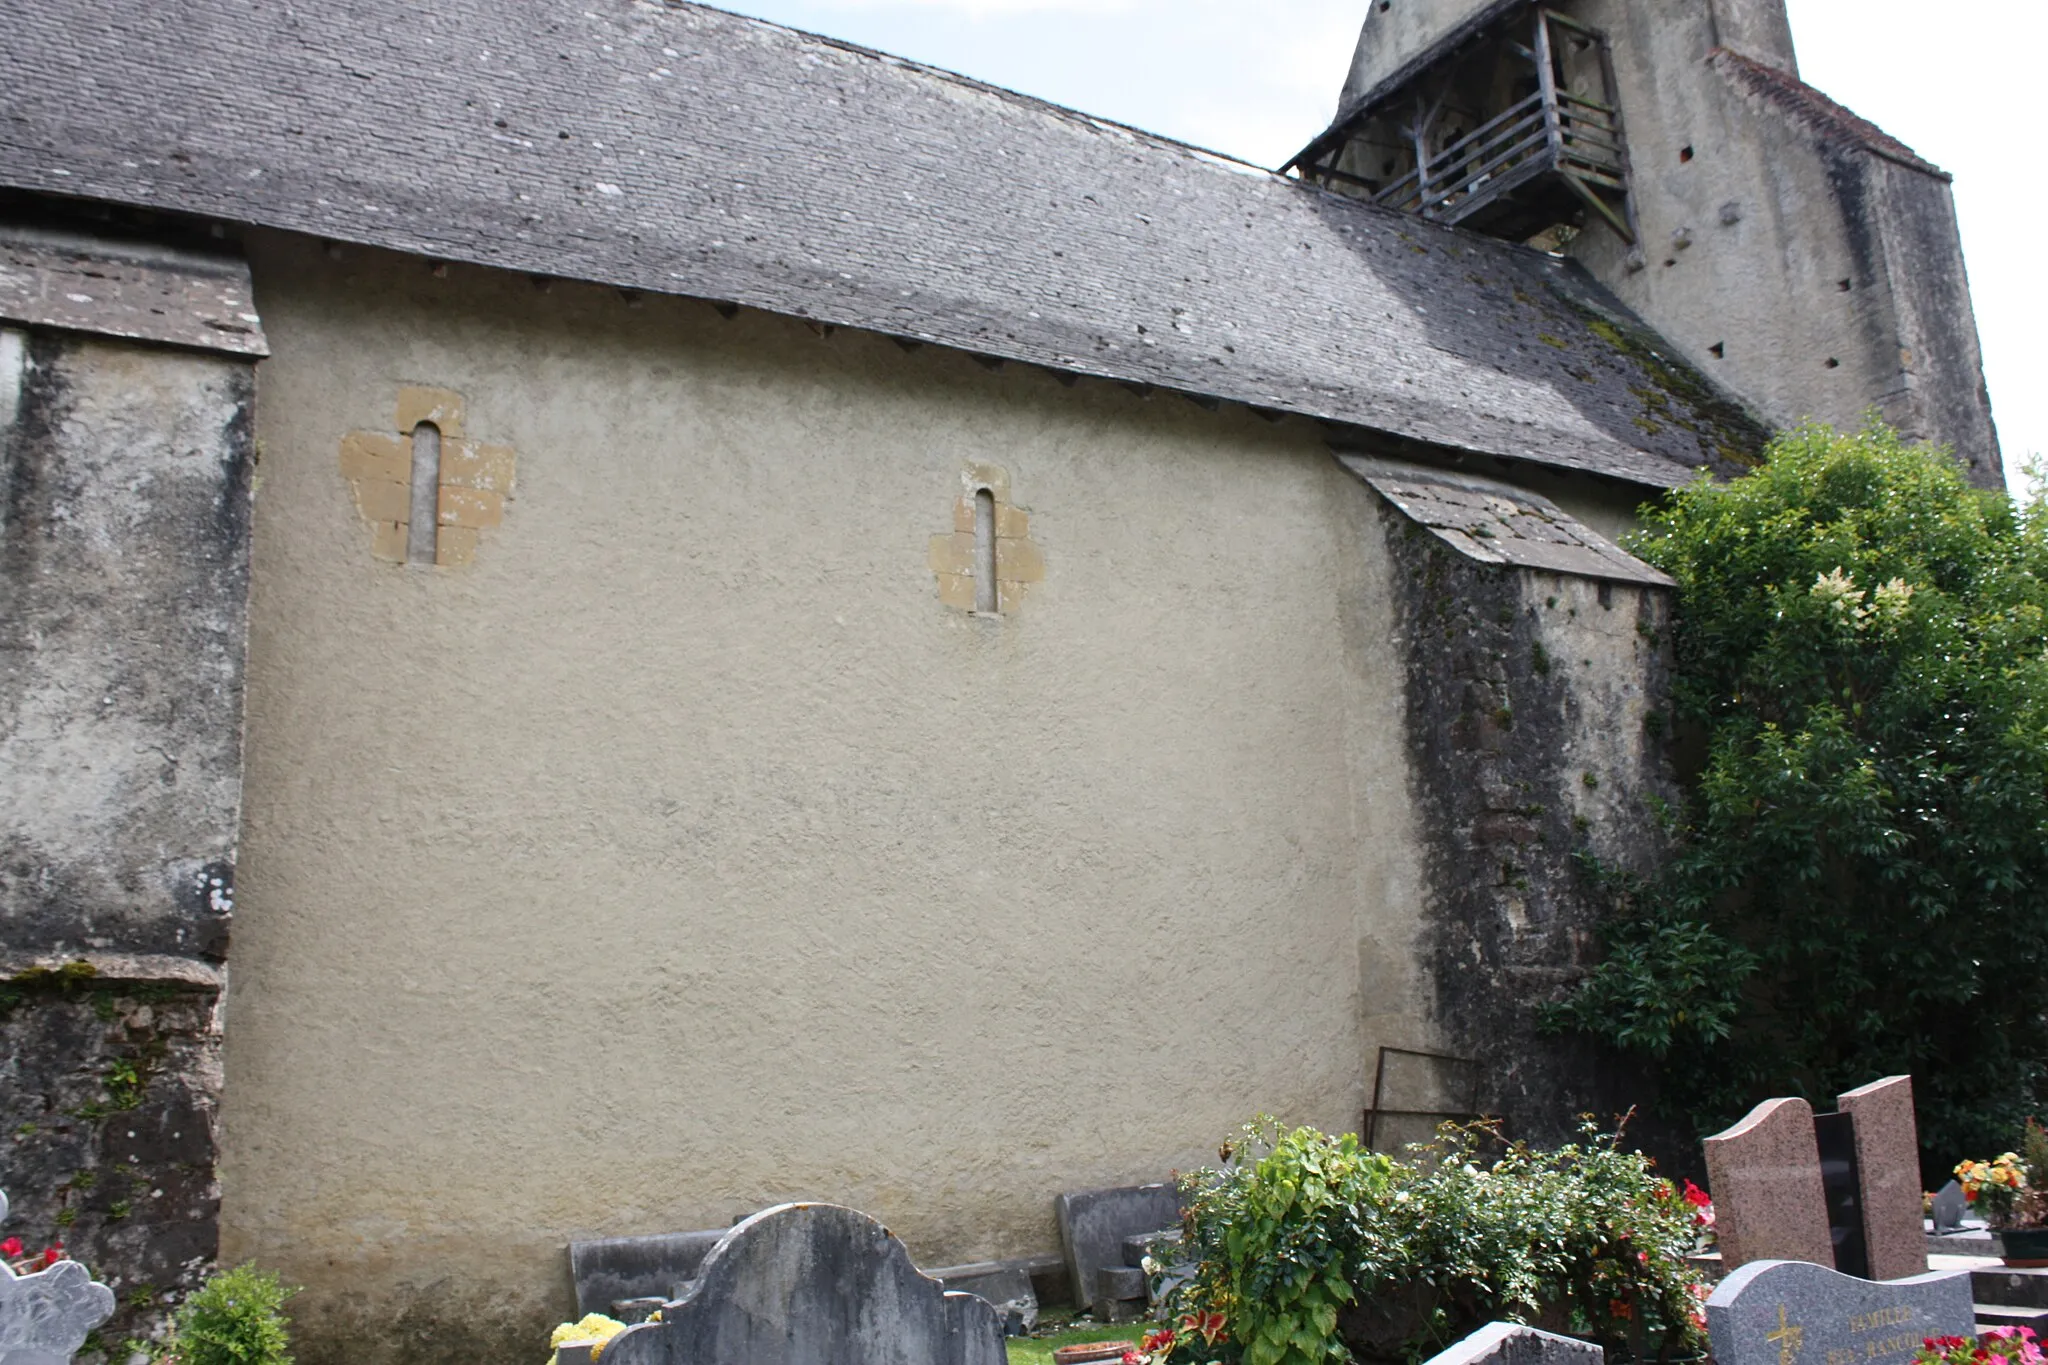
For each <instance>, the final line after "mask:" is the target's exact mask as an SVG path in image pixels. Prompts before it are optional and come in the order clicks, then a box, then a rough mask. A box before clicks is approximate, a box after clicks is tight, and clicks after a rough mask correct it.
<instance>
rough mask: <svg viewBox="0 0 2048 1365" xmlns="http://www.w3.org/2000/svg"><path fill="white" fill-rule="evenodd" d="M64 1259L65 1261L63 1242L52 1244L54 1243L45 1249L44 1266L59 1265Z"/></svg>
mask: <svg viewBox="0 0 2048 1365" xmlns="http://www.w3.org/2000/svg"><path fill="white" fill-rule="evenodd" d="M63 1259H64V1244H63V1243H62V1242H52V1243H51V1244H50V1245H49V1246H47V1247H45V1248H43V1264H44V1265H46V1266H51V1265H55V1264H57V1262H59V1261H61V1260H63Z"/></svg>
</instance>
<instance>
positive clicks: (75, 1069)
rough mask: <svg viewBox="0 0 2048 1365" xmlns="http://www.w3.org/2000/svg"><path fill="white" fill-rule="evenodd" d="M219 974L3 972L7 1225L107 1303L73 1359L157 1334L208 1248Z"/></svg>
mask: <svg viewBox="0 0 2048 1365" xmlns="http://www.w3.org/2000/svg"><path fill="white" fill-rule="evenodd" d="M219 1001H220V990H219V982H218V980H209V979H208V978H207V976H206V974H205V973H203V972H197V971H195V972H193V973H191V974H190V979H189V980H185V981H179V980H175V979H166V978H163V977H151V978H147V979H141V980H120V979H118V977H116V976H115V975H113V974H112V973H108V974H99V975H95V976H92V977H83V976H82V975H80V974H78V973H76V972H73V973H70V974H67V973H65V972H62V971H55V972H31V973H19V972H17V973H15V974H13V976H12V978H11V979H10V980H8V981H7V982H6V983H5V984H0V1125H4V1127H0V1188H4V1189H5V1190H6V1191H7V1199H8V1204H9V1216H8V1221H7V1227H6V1229H5V1232H6V1234H7V1235H9V1236H18V1237H20V1238H21V1239H22V1241H23V1242H24V1243H25V1244H27V1246H28V1247H29V1249H30V1250H31V1251H34V1250H39V1249H41V1248H42V1247H43V1246H46V1245H48V1244H49V1243H50V1242H53V1241H54V1242H62V1243H63V1244H64V1246H65V1248H66V1250H67V1251H68V1252H69V1254H70V1255H71V1256H73V1257H74V1258H75V1259H77V1260H79V1261H82V1262H84V1263H85V1265H86V1266H87V1267H89V1268H90V1269H91V1270H92V1272H93V1275H94V1277H95V1278H97V1279H99V1280H100V1281H102V1282H104V1283H106V1284H108V1285H110V1286H112V1287H113V1289H114V1291H115V1294H116V1296H117V1299H118V1302H119V1307H118V1308H117V1309H116V1310H115V1313H114V1316H113V1317H112V1318H111V1319H109V1320H108V1321H107V1322H106V1323H105V1324H104V1325H103V1326H101V1327H100V1328H99V1329H98V1331H97V1332H95V1333H94V1335H93V1336H92V1337H90V1338H88V1339H87V1343H86V1347H87V1354H88V1355H90V1354H92V1353H94V1352H100V1351H103V1352H105V1353H106V1355H107V1357H108V1358H109V1359H111V1360H113V1361H116V1362H121V1361H125V1360H126V1359H127V1358H128V1355H129V1349H128V1348H127V1347H126V1346H124V1345H123V1343H125V1342H132V1341H134V1340H136V1339H144V1340H146V1339H150V1338H152V1337H159V1336H161V1334H162V1332H163V1330H164V1328H165V1325H166V1322H167V1320H168V1317H169V1313H170V1310H171V1309H172V1308H173V1307H174V1306H175V1305H176V1304H177V1303H178V1302H179V1300H180V1298H181V1297H182V1295H183V1294H184V1293H186V1292H188V1291H190V1290H192V1289H194V1288H196V1287H197V1286H198V1285H199V1283H200V1281H201V1280H202V1279H203V1278H204V1276H205V1275H206V1273H207V1272H208V1271H209V1270H210V1269H212V1262H213V1258H214V1254H215V1251H216V1249H217V1246H218V1243H219V1212H220V1186H219V1183H218V1182H217V1180H216V1179H215V1174H214V1127H215V1121H216V1118H217V1114H218V1108H219V1103H220V1090H221V1071H220V1020H219V1017H218V1007H219Z"/></svg>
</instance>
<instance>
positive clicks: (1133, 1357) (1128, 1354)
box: [1122, 1351, 1145, 1365]
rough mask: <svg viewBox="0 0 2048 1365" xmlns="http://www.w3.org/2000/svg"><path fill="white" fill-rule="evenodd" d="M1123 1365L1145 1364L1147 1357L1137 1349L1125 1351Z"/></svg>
mask: <svg viewBox="0 0 2048 1365" xmlns="http://www.w3.org/2000/svg"><path fill="white" fill-rule="evenodd" d="M1122 1365H1145V1357H1143V1356H1141V1355H1139V1354H1138V1353H1137V1352H1136V1351H1125V1352H1124V1353H1123V1357H1122Z"/></svg>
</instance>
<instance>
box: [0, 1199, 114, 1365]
mask: <svg viewBox="0 0 2048 1365" xmlns="http://www.w3.org/2000/svg"><path fill="white" fill-rule="evenodd" d="M6 1219H7V1196H6V1195H5V1194H4V1193H0V1223H4V1222H5V1221H6ZM112 1316H114V1291H113V1290H111V1289H109V1288H107V1286H105V1285H103V1284H97V1283H95V1282H94V1281H93V1278H92V1272H91V1271H89V1270H87V1269H86V1268H85V1267H84V1266H82V1265H80V1264H79V1263H78V1262H76V1261H59V1262H57V1264H55V1265H53V1266H51V1267H50V1268H49V1269H47V1270H38V1271H37V1272H36V1273H35V1274H33V1275H16V1274H15V1273H14V1271H13V1270H12V1269H11V1268H9V1267H8V1266H6V1265H4V1264H0V1365H70V1362H71V1358H72V1357H73V1356H75V1355H77V1354H78V1351H79V1348H80V1347H82V1346H83V1345H85V1337H86V1334H87V1333H88V1332H90V1331H92V1329H93V1328H95V1327H97V1326H99V1325H100V1324H101V1323H103V1322H105V1321H106V1320H107V1319H108V1318H110V1317H112Z"/></svg>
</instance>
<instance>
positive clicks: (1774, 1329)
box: [1707, 1261, 1977, 1365]
mask: <svg viewBox="0 0 2048 1365" xmlns="http://www.w3.org/2000/svg"><path fill="white" fill-rule="evenodd" d="M1970 1300H1971V1294H1970V1275H1969V1272H1968V1271H1965V1270H1950V1271H1936V1272H1934V1273H1933V1274H1928V1275H1914V1276H1910V1277H1908V1278H1906V1279H1900V1280H1887V1281H1876V1280H1864V1279H1858V1278H1856V1277H1854V1276H1850V1275H1843V1274H1840V1273H1838V1272H1836V1271H1833V1270H1829V1269H1827V1268H1826V1267H1824V1266H1818V1265H1814V1264H1813V1263H1812V1262H1810V1261H1752V1262H1751V1263H1750V1264H1748V1265H1746V1266H1743V1267H1742V1268H1741V1269H1740V1270H1736V1271H1734V1272H1732V1273H1731V1274H1730V1275H1729V1276H1728V1278H1727V1279H1725V1280H1723V1281H1721V1284H1720V1286H1719V1287H1718V1288H1716V1289H1715V1290H1714V1294H1713V1297H1712V1298H1710V1299H1708V1300H1707V1334H1708V1335H1709V1336H1710V1337H1711V1338H1712V1339H1713V1347H1714V1360H1715V1362H1716V1365H1905V1362H1907V1361H1909V1360H1911V1359H1912V1358H1913V1353H1914V1352H1915V1351H1917V1350H1919V1349H1920V1343H1921V1342H1923V1341H1924V1340H1926V1339H1927V1338H1929V1337H1947V1336H1956V1337H1967V1336H1973V1335H1974V1334H1975V1333H1976V1330H1977V1328H1976V1310H1975V1309H1974V1308H1973V1307H1972V1306H1971V1302H1970Z"/></svg>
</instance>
